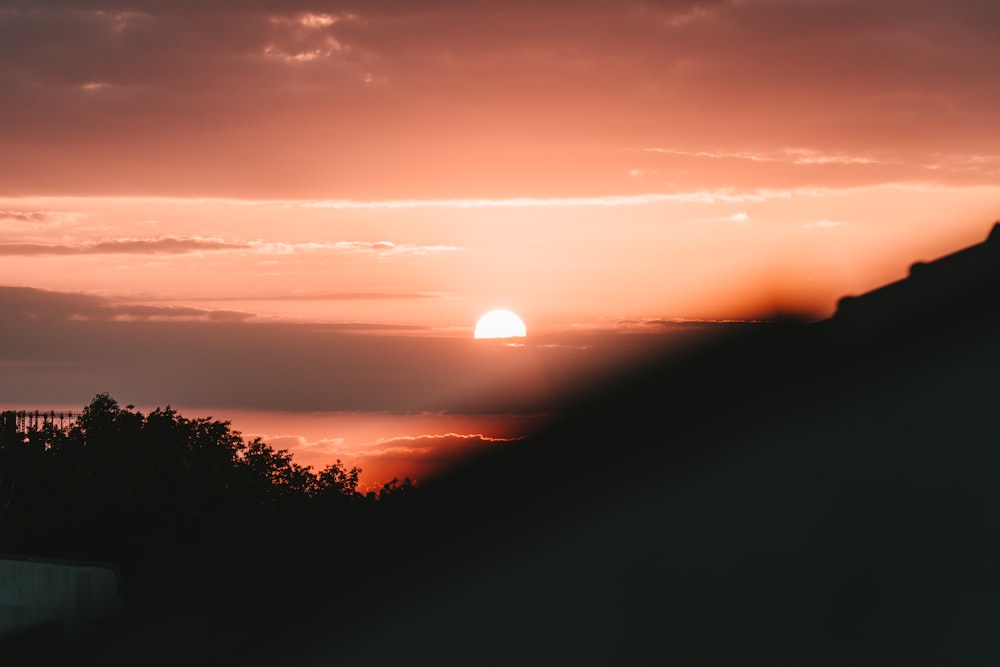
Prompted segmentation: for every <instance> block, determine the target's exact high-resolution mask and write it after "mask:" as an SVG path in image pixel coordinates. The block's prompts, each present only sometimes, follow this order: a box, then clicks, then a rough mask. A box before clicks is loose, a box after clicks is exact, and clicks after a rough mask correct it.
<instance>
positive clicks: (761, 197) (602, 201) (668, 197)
mask: <svg viewBox="0 0 1000 667" xmlns="http://www.w3.org/2000/svg"><path fill="white" fill-rule="evenodd" d="M797 193H800V191H799V190H768V189H757V190H753V191H749V192H737V191H734V190H728V189H726V190H699V191H694V192H678V193H658V192H651V193H645V194H636V195H601V196H596V197H509V198H497V199H486V198H481V199H388V200H381V201H358V200H350V199H331V200H318V201H303V202H300V205H301V206H304V207H307V208H331V209H404V208H575V207H587V206H596V207H609V208H610V207H618V206H647V205H651V204H661V203H698V204H716V203H727V204H732V203H742V202H762V201H767V200H770V199H787V198H789V197H791V196H792V195H793V194H797Z"/></svg>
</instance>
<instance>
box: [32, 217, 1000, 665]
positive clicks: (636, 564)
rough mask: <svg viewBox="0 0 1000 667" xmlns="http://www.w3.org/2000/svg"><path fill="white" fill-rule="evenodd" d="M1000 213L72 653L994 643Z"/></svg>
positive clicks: (870, 656)
mask: <svg viewBox="0 0 1000 667" xmlns="http://www.w3.org/2000/svg"><path fill="white" fill-rule="evenodd" d="M997 229H1000V228H998V227H995V228H994V231H993V233H992V234H991V235H990V238H989V240H988V241H987V242H985V243H983V244H980V245H978V246H975V247H973V248H969V249H966V250H965V251H962V252H959V253H956V254H954V255H951V256H949V257H946V258H942V259H941V260H939V261H937V262H931V263H928V264H926V265H922V266H920V267H919V268H916V269H915V270H914V271H913V272H912V273H911V275H910V277H909V278H907V279H906V280H904V281H902V282H900V283H896V284H894V285H890V286H886V287H885V288H882V289H880V290H875V291H873V292H871V293H869V294H867V295H862V296H860V297H856V298H853V299H851V300H849V301H844V302H842V304H841V307H840V309H839V311H838V313H837V315H836V316H835V317H833V318H831V319H830V320H828V321H824V322H820V323H816V324H803V323H795V322H786V323H781V322H778V323H775V324H772V325H756V326H752V327H749V326H748V327H745V328H743V329H741V330H739V331H737V332H734V333H733V334H732V335H731V336H729V337H728V338H727V339H726V340H723V341H715V342H713V343H711V344H709V345H706V346H703V347H700V348H698V349H694V350H690V351H688V352H687V353H686V354H685V355H684V356H683V357H680V358H669V359H662V360H650V361H649V363H648V364H647V365H646V366H644V367H643V368H640V369H635V370H634V371H633V372H631V373H630V374H628V375H622V376H620V377H616V378H610V379H609V380H608V382H607V383H606V384H604V385H602V386H600V387H594V388H592V390H591V391H590V393H589V394H586V395H582V396H579V397H577V399H576V402H575V403H574V404H573V405H572V406H568V407H567V408H566V409H565V411H564V414H562V416H561V417H560V419H558V420H556V421H555V423H553V424H552V425H551V426H550V427H548V428H547V429H546V430H545V432H543V433H540V434H538V435H537V436H535V437H532V438H530V439H526V440H524V441H520V442H517V443H510V444H508V445H505V446H503V447H500V448H496V449H493V450H491V451H490V452H489V453H487V454H484V455H482V456H479V457H477V458H475V459H473V460H470V461H468V462H467V463H466V464H465V465H464V466H462V467H461V468H459V469H456V470H454V471H453V472H452V473H451V474H449V475H447V476H445V477H442V478H441V479H438V480H437V481H435V482H434V483H431V484H427V485H424V486H423V487H422V488H421V489H420V491H419V493H417V494H416V495H414V496H412V497H410V498H408V499H407V502H401V503H399V504H398V505H397V506H395V507H391V508H390V507H389V506H386V507H385V508H384V509H385V510H386V511H382V512H379V513H378V515H377V516H375V515H372V516H370V517H366V518H365V519H364V520H361V519H357V520H354V521H351V522H350V523H341V524H339V525H337V524H335V523H332V522H331V523H330V524H326V525H323V524H322V523H317V524H316V525H315V526H314V529H313V532H312V533H311V534H309V535H302V534H298V535H296V536H293V537H290V538H289V539H288V540H287V541H285V542H283V543H281V544H272V545H265V547H264V548H262V549H261V550H260V551H259V552H255V553H250V554H248V555H247V557H246V559H245V561H244V562H242V563H233V564H232V567H230V568H229V569H227V570H225V571H223V572H219V571H213V572H212V573H211V575H210V576H205V577H204V578H202V579H200V580H193V581H192V582H191V583H190V585H188V586H186V587H180V588H178V589H177V590H176V591H174V592H173V594H171V595H169V596H165V597H164V598H163V599H162V600H161V601H160V603H159V605H158V606H157V607H156V609H152V608H150V609H145V610H144V611H143V613H142V614H137V615H136V616H135V617H134V618H132V619H130V621H129V623H128V624H127V625H125V626H123V627H121V628H119V629H117V630H116V631H115V632H113V633H109V634H108V635H106V636H102V637H96V638H94V641H93V642H92V643H91V644H89V645H84V646H80V645H74V646H73V647H72V651H73V652H74V653H73V655H75V656H77V658H78V659H79V658H80V657H83V658H86V659H89V660H95V661H96V660H98V659H99V660H100V662H101V664H126V663H128V664H133V663H134V662H137V661H141V662H143V663H145V664H149V662H150V661H153V662H159V664H174V663H178V662H184V663H185V664H208V663H212V664H216V663H220V662H221V663H225V664H262V665H263V664H289V665H314V664H315V665H320V664H344V665H389V664H398V663H405V664H448V665H459V664H462V665H466V664H476V665H483V664H489V665H494V664H495V665H500V664H503V665H509V664H592V665H605V664H632V665H635V664H676V665H727V666H728V665H734V664H744V663H750V662H752V663H761V664H770V665H776V664H778V665H831V666H834V665H836V666H841V665H855V664H870V665H887V664H905V665H940V664H961V665H994V664H997V663H998V661H1000V649H998V648H997V644H996V641H995V639H994V638H993V635H994V633H995V628H996V627H997V625H998V622H1000V611H998V607H997V604H996V603H997V600H998V599H1000V597H998V595H1000V579H998V577H997V575H996V563H997V562H1000V561H998V559H1000V549H998V543H997V538H996V536H995V535H996V526H997V525H998V519H1000V486H998V484H997V481H996V477H997V473H998V470H1000V449H998V444H1000V443H998V434H1000V410H998V407H997V406H998V405H1000V400H998V399H1000V390H998V388H997V386H998V384H997V377H998V376H1000V375H998V372H1000V263H998V262H997V261H995V259H996V257H997V245H998V244H1000V232H998V231H997ZM140 655H141V659H139V658H137V656H140ZM46 657H47V658H48V657H49V656H46ZM57 657H58V656H57ZM63 657H64V656H63ZM52 659H53V660H55V657H53V658H52Z"/></svg>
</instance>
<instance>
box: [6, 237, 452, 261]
mask: <svg viewBox="0 0 1000 667" xmlns="http://www.w3.org/2000/svg"><path fill="white" fill-rule="evenodd" d="M324 250H325V251H337V252H353V253H363V254H375V255H379V256H396V255H430V254H435V253H441V252H452V251H455V250H460V248H458V247H456V246H449V245H426V246H421V245H409V244H396V243H393V242H391V241H374V242H371V241H336V242H333V243H275V242H265V241H249V242H236V241H225V240H223V239H217V238H179V237H174V236H164V237H160V238H153V239H116V240H111V241H96V242H95V241H88V242H82V243H77V244H50V243H0V256H6V257H34V256H44V255H63V256H66V255H186V254H197V253H203V252H232V251H243V252H254V253H262V254H274V255H287V254H292V253H298V252H315V251H324Z"/></svg>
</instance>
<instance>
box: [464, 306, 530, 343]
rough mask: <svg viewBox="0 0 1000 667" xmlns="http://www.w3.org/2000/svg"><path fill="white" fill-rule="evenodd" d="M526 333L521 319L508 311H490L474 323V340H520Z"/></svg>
mask: <svg viewBox="0 0 1000 667" xmlns="http://www.w3.org/2000/svg"><path fill="white" fill-rule="evenodd" d="M527 333H528V330H527V329H526V328H525V326H524V322H522V321H521V318H520V317H518V316H517V315H515V314H514V313H512V312H510V311H509V310H491V311H490V312H488V313H486V314H485V315H483V316H482V317H480V318H479V321H478V322H476V333H475V337H476V338H515V337H518V338H520V337H524V336H526V335H527Z"/></svg>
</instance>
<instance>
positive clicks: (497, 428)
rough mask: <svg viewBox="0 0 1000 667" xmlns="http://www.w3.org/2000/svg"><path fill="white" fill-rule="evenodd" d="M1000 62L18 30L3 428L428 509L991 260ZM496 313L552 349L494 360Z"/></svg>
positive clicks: (246, 27) (156, 1)
mask: <svg viewBox="0 0 1000 667" xmlns="http://www.w3.org/2000/svg"><path fill="white" fill-rule="evenodd" d="M997 26H1000V7H998V6H997V5H996V3H991V2H987V1H985V0H976V1H973V0H965V1H956V2H949V3H941V2H931V1H929V0H908V1H905V2H903V1H888V0H866V1H864V2H861V1H852V0H842V1H836V2H833V1H825V0H794V1H793V0H729V1H725V0H719V1H714V2H698V1H676V2H675V1H667V0H663V1H645V2H640V1H634V0H615V1H611V0H587V1H579V2H562V1H553V2H521V1H520V0H508V1H506V2H503V3H500V2H493V1H492V0H484V1H482V2H475V3H469V2H464V1H460V0H433V1H428V2H421V3H414V2H400V1H398V0H397V1H393V0H366V1H365V2H360V1H356V2H347V1H334V0H291V1H282V2H277V1H268V0H241V1H239V2H235V1H225V0H220V1H218V2H211V3H206V2H193V1H187V0H175V1H170V2H167V1H165V0H111V1H108V2H96V1H88V0H61V1H60V0H46V1H45V2H41V1H34V2H32V1H27V0H25V1H20V0H0V91H2V94H0V309H2V310H3V311H4V316H3V318H2V322H0V372H2V374H3V377H4V380H3V381H2V382H0V407H2V406H10V407H11V408H13V407H18V408H22V407H26V408H33V407H38V408H46V407H56V406H58V407H76V408H79V407H80V406H82V405H84V404H86V403H87V402H88V401H89V400H90V399H91V398H92V397H93V396H94V395H95V394H96V393H98V392H104V391H107V392H109V393H111V394H112V395H113V396H114V397H115V398H117V399H118V400H119V401H120V402H121V403H122V404H123V405H124V404H135V405H137V406H140V407H141V408H143V409H152V408H153V407H156V406H158V405H166V404H171V405H173V406H174V407H177V408H178V409H181V410H182V413H183V414H185V415H186V416H204V415H207V414H211V415H212V416H214V417H216V418H220V419H229V420H232V421H233V424H234V427H236V428H238V429H239V430H241V431H243V432H244V433H246V434H252V435H261V436H263V437H265V439H267V440H269V441H270V442H273V443H275V444H278V445H280V446H282V447H288V448H289V450H290V451H292V452H293V453H294V454H295V456H296V460H301V461H303V462H306V463H309V464H312V465H315V466H317V467H321V466H322V465H323V464H325V463H326V462H330V461H332V460H335V459H337V458H341V459H343V460H345V461H349V462H351V463H356V464H358V465H361V466H362V468H363V469H365V470H366V475H367V476H366V477H365V479H366V483H375V482H377V481H378V480H379V479H380V478H381V477H386V476H390V477H391V476H393V475H398V476H403V475H405V474H412V475H413V476H418V475H424V474H426V473H427V472H428V471H430V470H431V469H432V468H433V466H434V465H435V464H436V462H439V461H441V460H444V459H445V458H448V457H449V456H453V455H455V454H456V453H460V452H462V451H466V450H467V449H468V448H470V447H474V446H494V445H497V444H498V443H501V444H502V441H503V440H504V439H505V438H511V437H517V436H518V435H519V434H522V433H524V432H526V431H527V430H530V428H532V425H533V424H535V423H537V421H538V420H540V419H542V418H543V417H542V416H543V415H544V414H545V413H546V411H547V410H548V409H549V407H550V406H551V403H552V400H553V399H554V397H556V396H559V395H561V394H562V393H565V392H566V391H569V390H571V389H572V388H573V387H576V386H580V383H583V382H587V381H597V379H599V378H600V376H601V373H603V372H606V371H608V370H609V369H612V368H618V367H622V366H623V365H627V364H628V363H635V362H636V360H637V359H639V358H640V357H641V355H640V352H644V351H649V350H652V349H656V350H661V349H668V348H671V346H674V345H676V341H677V340H678V338H677V336H679V335H681V334H680V333H679V332H682V331H683V332H685V333H684V334H683V335H687V333H690V332H691V331H698V330H703V329H705V327H706V326H707V325H703V324H699V323H703V322H705V321H709V322H711V321H718V320H744V319H754V318H759V317H762V316H765V315H766V314H767V313H769V312H772V311H773V310H774V309H781V310H785V311H794V312H797V313H802V314H805V315H807V316H809V317H813V318H822V317H826V316H828V315H830V314H831V313H832V312H833V311H834V309H835V307H836V302H837V299H838V298H840V297H841V296H844V295H847V294H858V293H862V292H864V291H866V290H869V289H872V288H874V287H877V286H879V285H881V284H884V283H886V282H889V281H892V280H895V279H898V278H901V277H903V276H904V275H905V274H906V271H907V268H908V266H909V265H910V264H911V263H912V262H914V261H917V260H928V259H933V258H935V257H938V256H941V255H944V254H947V253H949V252H952V251H954V250H957V249H959V248H961V247H964V246H967V245H971V244H973V243H977V242H980V241H982V240H983V239H984V238H985V236H986V234H987V232H988V231H989V228H990V226H991V224H992V223H993V222H994V221H996V220H998V219H1000V179H998V175H1000V132H998V131H997V129H998V128H997V121H996V114H995V109H996V108H997V107H998V106H1000V83H998V82H997V79H996V76H995V73H996V72H997V71H1000V43H998V42H997V40H996V38H995V37H996V27H997ZM493 308H506V309H510V310H512V311H514V312H516V313H517V314H519V315H520V316H521V317H522V318H523V319H524V321H525V323H526V325H527V329H528V336H527V337H526V338H525V339H524V340H523V341H521V345H520V347H511V346H507V345H503V344H496V342H492V343H490V342H485V341H473V340H472V330H473V327H474V325H475V322H476V320H477V318H478V317H479V316H481V315H482V314H483V313H485V312H487V311H488V310H491V309H493ZM699 327H700V328H699ZM682 337H683V336H682Z"/></svg>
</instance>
